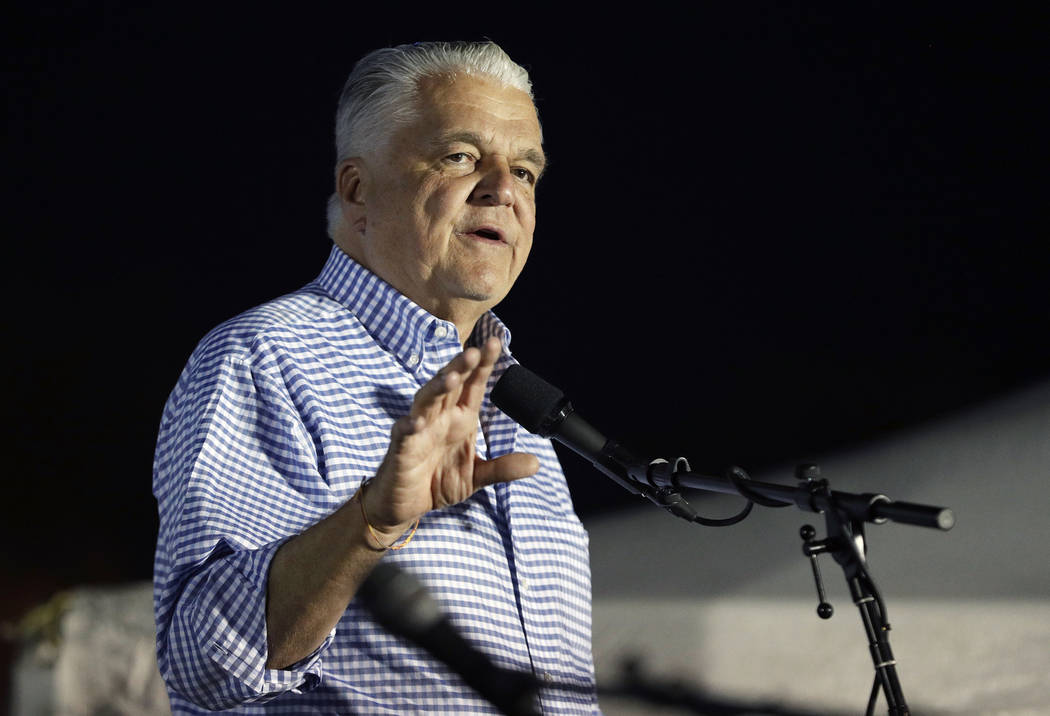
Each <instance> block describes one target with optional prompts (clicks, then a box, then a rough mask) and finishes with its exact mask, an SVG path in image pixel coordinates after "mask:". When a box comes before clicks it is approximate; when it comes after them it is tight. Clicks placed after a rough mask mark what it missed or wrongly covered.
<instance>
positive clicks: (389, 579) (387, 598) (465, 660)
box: [358, 561, 539, 716]
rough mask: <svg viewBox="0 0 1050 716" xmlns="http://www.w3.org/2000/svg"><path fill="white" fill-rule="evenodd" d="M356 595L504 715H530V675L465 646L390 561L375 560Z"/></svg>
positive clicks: (533, 691) (415, 583)
mask: <svg viewBox="0 0 1050 716" xmlns="http://www.w3.org/2000/svg"><path fill="white" fill-rule="evenodd" d="M358 595H359V596H360V597H361V601H362V602H363V603H364V605H365V607H366V608H367V609H368V610H369V611H370V612H371V613H372V616H373V617H375V620H376V621H377V622H379V623H380V624H381V625H383V626H384V627H385V628H386V629H387V630H388V631H390V632H391V633H393V634H397V635H398V636H400V637H403V638H405V639H407V640H408V641H410V642H412V643H413V644H415V645H417V646H420V647H422V648H423V649H426V650H427V651H428V652H429V653H430V654H431V655H432V656H434V657H435V658H436V659H438V660H439V661H442V662H444V664H445V665H446V666H448V667H449V668H450V669H452V670H453V671H454V672H456V673H457V674H459V675H460V676H461V677H462V678H463V681H465V682H466V683H467V685H468V686H470V687H471V688H472V689H474V690H475V691H477V692H478V693H479V694H481V695H482V696H484V697H485V698H486V699H488V701H489V702H490V703H492V704H493V705H494V706H495V707H496V708H498V709H499V710H500V711H502V712H503V713H504V714H506V715H507V716H536V715H537V714H538V711H537V710H536V695H537V693H538V692H539V684H538V682H537V681H536V680H535V679H534V678H533V677H532V675H531V674H526V673H522V672H518V671H511V670H510V669H505V668H502V667H500V666H497V665H496V664H494V663H492V661H491V660H490V659H489V658H488V656H486V655H485V654H484V653H482V652H481V651H479V650H478V649H476V648H475V647H473V646H471V644H470V643H469V642H467V640H466V639H464V638H463V636H462V635H460V633H459V632H458V631H456V629H455V627H453V626H452V624H451V622H449V620H448V617H446V616H445V614H444V613H442V611H441V607H440V606H438V603H437V601H436V600H435V599H434V598H433V597H432V596H430V594H429V593H428V592H427V589H426V587H425V586H423V583H422V582H420V581H419V579H418V578H416V577H415V576H414V575H413V574H411V573H410V572H406V571H404V570H403V569H401V568H400V567H398V566H397V565H396V564H394V563H393V562H387V561H382V562H380V563H379V564H377V565H376V567H375V569H373V570H372V573H371V574H370V575H369V576H368V578H367V579H366V580H365V581H364V583H362V585H361V588H360V589H359V590H358Z"/></svg>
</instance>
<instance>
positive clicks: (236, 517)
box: [153, 247, 598, 714]
mask: <svg viewBox="0 0 1050 716" xmlns="http://www.w3.org/2000/svg"><path fill="white" fill-rule="evenodd" d="M492 335H495V336H497V337H499V338H501V339H502V341H503V344H504V352H503V355H502V356H501V358H500V360H499V363H498V364H497V367H496V370H495V372H494V374H493V377H492V382H494V381H495V380H496V379H497V378H498V376H499V375H500V374H501V373H502V371H503V370H505V369H506V367H507V366H508V365H509V364H510V363H511V362H512V361H513V359H512V358H511V357H510V354H509V351H508V350H507V345H508V344H509V342H510V334H509V332H508V331H507V330H506V329H505V328H504V327H503V325H502V324H501V323H500V322H499V320H498V319H497V318H496V317H495V316H494V315H493V314H491V313H489V314H486V315H485V316H483V317H482V318H481V320H480V321H479V322H478V325H477V327H476V328H475V332H474V335H473V336H472V338H471V341H470V342H471V343H478V342H480V341H483V340H484V339H485V338H487V337H488V336H492ZM460 350H461V347H460V343H459V336H458V334H457V332H456V327H455V326H454V325H453V324H452V323H449V322H447V321H442V320H440V319H438V318H436V317H435V316H432V315H431V314H429V313H427V312H426V311H424V310H423V309H422V308H420V307H419V306H417V305H415V304H414V303H412V302H411V301H410V300H408V299H407V298H405V297H404V296H402V295H401V294H399V293H398V292H397V291H395V290H394V289H393V288H392V287H391V286H389V285H388V284H386V283H385V282H383V281H382V280H380V279H379V278H378V277H376V276H375V275H373V274H372V273H370V272H369V271H367V270H366V269H364V268H363V267H362V266H360V265H358V264H357V263H355V262H354V261H353V260H351V259H350V258H349V257H347V256H346V255H345V254H344V253H343V252H342V251H341V250H340V249H338V248H337V247H333V249H332V252H331V254H330V256H329V258H328V261H327V263H326V264H325V267H324V270H323V271H322V272H321V274H320V276H319V277H318V278H317V279H316V280H315V281H313V282H312V283H310V284H308V285H306V286H305V287H303V288H302V289H301V290H299V291H297V292H295V293H292V294H289V295H287V296H284V297H282V298H279V299H277V300H275V301H272V302H270V303H267V304H264V305H262V306H259V307H256V308H254V309H252V310H250V311H248V312H246V313H244V314H242V315H240V316H238V317H236V318H234V319H232V320H230V321H228V322H226V323H224V324H223V325H221V326H219V327H218V328H216V329H215V330H214V331H212V332H211V333H210V334H209V335H208V336H207V337H205V338H204V340H203V341H201V343H200V345H198V347H197V349H196V350H195V351H194V352H193V355H192V356H191V357H190V359H189V362H188V364H187V365H186V368H185V370H184V371H183V373H182V375H181V377H180V378H179V381H178V384H177V385H176V387H175V389H174V391H173V392H172V394H171V396H170V398H169V399H168V402H167V404H166V405H165V408H164V413H163V418H162V420H161V426H160V434H159V438H158V442H157V451H156V456H155V459H154V471H153V491H154V495H155V496H156V498H157V502H158V506H159V511H160V532H159V536H158V539H157V552H156V562H155V570H154V608H155V613H156V620H157V655H158V660H159V664H160V668H161V673H162V674H163V675H164V678H165V681H166V682H167V684H168V690H169V694H170V696H171V705H172V710H173V711H174V712H175V713H177V714H179V713H200V712H202V711H204V710H215V709H229V708H235V709H236V712H237V713H267V714H307V713H310V714H321V713H325V714H331V713H340V714H411V713H445V714H491V713H496V711H495V710H494V709H493V708H492V707H491V706H490V705H488V704H487V703H486V702H484V700H482V699H481V697H479V696H477V695H476V694H475V693H474V692H473V691H472V690H470V689H469V688H468V687H467V686H466V685H464V683H463V682H462V680H461V679H460V678H459V677H458V676H456V675H454V674H453V673H451V672H450V671H449V670H448V669H447V668H445V667H444V666H443V665H442V664H440V663H436V662H435V661H434V660H433V659H432V658H430V657H429V656H428V655H427V654H426V652H424V651H422V650H420V649H418V648H416V647H414V646H412V645H409V644H408V643H407V642H405V641H403V640H401V639H400V638H398V637H394V636H392V635H390V634H389V633H387V632H386V631H385V630H384V629H383V628H382V627H380V626H379V625H378V624H376V622H375V621H374V620H373V619H372V618H371V617H370V615H369V614H368V613H367V612H366V611H364V610H363V608H362V607H361V606H360V605H359V604H358V602H357V600H354V601H352V602H351V603H350V604H349V606H348V607H347V609H346V612H345V613H344V614H343V617H342V619H340V621H339V623H338V624H337V625H336V627H335V629H333V630H332V632H331V634H329V636H328V637H327V639H325V641H324V643H323V644H322V645H321V646H320V647H319V648H318V649H317V650H316V651H315V652H314V653H313V654H312V655H310V656H309V657H307V658H306V659H304V660H303V661H301V662H299V663H297V664H294V665H292V666H291V667H289V668H288V669H281V670H277V669H267V668H266V666H265V664H266V658H267V647H266V620H265V614H266V579H267V572H268V569H269V565H270V560H271V559H273V556H274V553H275V552H276V551H277V549H278V548H279V547H280V546H281V545H282V544H283V543H284V542H285V541H286V540H287V539H288V538H289V537H291V536H293V535H295V534H298V533H299V532H302V531H303V530H305V529H306V528H308V527H309V526H311V525H313V524H314V523H316V522H318V521H319V520H321V519H322V518H324V517H325V516H326V515H328V514H330V513H331V512H333V511H335V510H336V509H337V508H338V507H339V506H340V505H342V504H343V503H344V502H346V501H347V500H348V499H350V497H351V496H353V494H354V492H355V491H356V490H357V488H358V486H359V485H360V484H361V482H362V480H365V479H367V478H369V477H371V476H373V475H375V473H376V470H377V468H378V466H379V463H380V461H381V460H382V458H383V455H384V454H385V452H386V449H387V444H388V442H389V435H390V429H391V426H392V424H393V422H394V420H395V419H397V418H398V417H399V416H401V415H404V414H406V413H407V412H408V410H409V406H410V405H411V402H412V398H413V396H414V394H415V393H416V391H417V390H418V389H419V388H420V386H422V385H423V384H424V383H425V382H426V381H427V380H429V379H430V378H431V377H432V376H433V375H434V374H435V373H436V372H437V370H438V369H439V368H441V367H442V366H443V365H445V364H446V363H447V362H448V361H449V360H451V359H452V358H453V357H454V356H455V355H456V354H458V353H459V352H460ZM489 387H490V389H491V382H490V385H489ZM480 422H481V430H479V431H478V438H477V452H478V455H479V456H481V457H488V458H494V457H497V456H499V455H504V454H506V453H508V452H512V451H519V452H530V453H533V454H535V455H537V456H538V457H539V459H540V465H541V467H540V471H539V473H537V474H536V475H535V476H533V477H530V478H526V479H524V480H519V481H516V482H514V483H510V484H500V485H495V486H492V487H487V488H485V489H483V490H481V491H479V492H477V493H476V494H475V495H474V496H473V497H471V498H470V499H469V500H467V501H466V502H464V503H461V504H459V505H455V506H453V507H449V508H446V509H443V510H438V511H435V512H431V513H428V514H427V515H425V516H424V517H423V520H422V522H421V524H420V526H419V530H418V532H417V533H416V536H415V538H414V539H413V541H412V544H411V545H410V546H409V547H408V548H407V549H405V550H402V551H399V552H389V553H387V554H386V555H385V556H384V559H388V560H393V561H396V562H398V563H399V564H400V565H401V566H402V567H404V568H405V569H407V570H410V571H411V572H413V573H414V574H416V575H417V576H419V577H420V579H421V580H422V581H423V582H424V583H425V584H426V586H427V587H428V588H429V590H430V591H431V592H432V593H433V595H434V596H435V597H436V598H437V600H438V602H439V603H440V605H441V606H442V607H443V608H444V609H445V611H446V612H447V613H448V614H449V616H450V619H451V621H452V623H453V624H454V625H455V626H456V627H457V628H458V629H459V630H460V631H461V632H462V633H463V634H464V636H465V637H466V638H467V639H469V640H470V641H471V642H472V643H473V644H474V645H476V646H477V647H478V648H479V649H481V650H482V651H484V652H486V653H487V654H488V655H489V656H490V657H491V659H492V660H493V661H494V662H495V663H497V664H499V665H500V666H503V667H506V668H509V669H516V670H520V671H528V672H532V673H534V674H536V675H537V677H539V678H540V679H541V681H552V682H555V683H558V682H561V683H568V684H574V685H577V686H583V687H585V688H587V689H589V693H575V694H574V693H569V692H566V691H555V690H552V689H546V690H544V693H543V694H542V695H541V707H542V709H543V712H544V713H545V714H592V713H597V712H598V706H597V701H596V698H595V697H594V695H593V693H594V667H593V663H592V658H591V649H590V638H591V613H590V568H589V565H588V556H587V533H586V532H585V531H584V529H583V526H582V525H581V524H580V522H579V520H578V519H577V517H576V515H575V513H574V512H573V507H572V502H571V500H570V497H569V492H568V488H567V487H566V484H565V478H564V476H563V475H562V471H561V468H560V466H559V464H558V460H557V457H556V456H555V454H554V451H553V450H552V448H551V445H550V443H549V442H548V441H546V440H544V439H542V438H540V437H538V436H536V435H533V434H531V433H529V432H527V431H525V430H524V429H522V428H520V427H519V426H517V425H516V424H515V423H514V422H512V421H511V420H510V419H509V418H508V417H507V416H506V415H504V414H503V413H502V412H500V411H499V410H498V409H497V408H495V407H494V406H493V405H492V404H491V402H489V401H488V399H487V398H486V400H485V403H484V405H483V407H482V413H481V421H480Z"/></svg>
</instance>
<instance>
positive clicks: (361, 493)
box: [355, 480, 419, 551]
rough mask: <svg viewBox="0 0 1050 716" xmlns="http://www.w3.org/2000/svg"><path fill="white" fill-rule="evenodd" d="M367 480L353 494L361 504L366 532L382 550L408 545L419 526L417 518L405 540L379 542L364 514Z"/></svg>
mask: <svg viewBox="0 0 1050 716" xmlns="http://www.w3.org/2000/svg"><path fill="white" fill-rule="evenodd" d="M369 482H371V481H370V480H365V481H364V482H362V483H361V487H359V488H358V489H357V494H356V495H355V497H357V504H359V505H361V518H362V519H363V520H364V521H365V527H367V528H368V532H369V533H370V534H371V535H372V539H373V540H374V541H375V543H376V544H377V545H379V547H380V548H381V549H383V550H384V551H385V550H388V549H393V550H398V549H404V548H405V547H407V546H408V543H409V542H411V541H412V538H413V537H414V536H415V535H416V528H417V527H419V518H418V517H417V518H416V522H415V524H413V525H412V531H411V532H409V533H408V537H406V538H405V541H404V542H402V543H401V544H388V545H385V544H383V543H382V542H380V541H379V535H377V534H376V531H375V528H373V527H372V523H371V522H369V521H368V515H366V514H365V487H366V486H367V485H368V483H369ZM398 539H400V538H398ZM394 542H397V539H395V540H394Z"/></svg>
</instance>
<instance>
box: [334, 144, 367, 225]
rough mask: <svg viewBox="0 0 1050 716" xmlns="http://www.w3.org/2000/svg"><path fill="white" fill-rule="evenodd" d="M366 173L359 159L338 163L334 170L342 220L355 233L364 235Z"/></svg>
mask: <svg viewBox="0 0 1050 716" xmlns="http://www.w3.org/2000/svg"><path fill="white" fill-rule="evenodd" d="M367 177H368V171H367V169H366V168H365V167H364V163H363V162H362V161H361V159H360V158H359V157H351V158H349V159H344V160H343V161H341V162H339V164H338V166H336V168H335V191H336V194H338V195H339V204H340V206H341V208H342V212H343V219H344V220H345V221H346V224H347V226H349V227H351V230H352V231H353V232H355V233H364V230H365V223H366V222H365V216H366V213H367V212H366V202H365V195H366V191H365V190H366V188H367V186H366V185H367Z"/></svg>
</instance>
